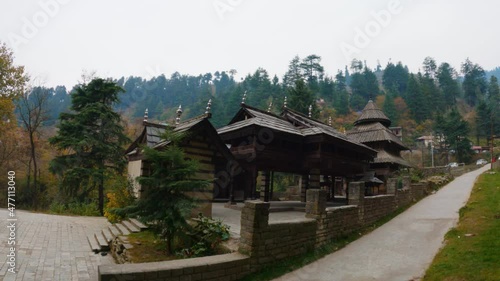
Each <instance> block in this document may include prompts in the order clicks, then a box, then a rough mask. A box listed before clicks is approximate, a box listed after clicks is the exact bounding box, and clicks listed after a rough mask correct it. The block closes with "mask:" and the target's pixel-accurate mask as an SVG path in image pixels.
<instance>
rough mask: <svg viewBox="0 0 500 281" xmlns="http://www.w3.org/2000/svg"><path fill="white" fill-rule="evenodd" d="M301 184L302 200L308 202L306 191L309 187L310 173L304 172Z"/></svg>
mask: <svg viewBox="0 0 500 281" xmlns="http://www.w3.org/2000/svg"><path fill="white" fill-rule="evenodd" d="M301 181H302V183H301V185H300V202H306V191H307V190H308V189H309V175H308V174H303V175H302V178H301Z"/></svg>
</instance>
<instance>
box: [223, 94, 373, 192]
mask: <svg viewBox="0 0 500 281" xmlns="http://www.w3.org/2000/svg"><path fill="white" fill-rule="evenodd" d="M218 133H219V136H220V138H221V139H222V140H223V142H225V143H226V144H227V145H228V146H229V147H230V150H231V153H232V154H233V156H234V157H235V158H236V161H237V162H238V163H239V164H240V165H241V167H242V168H243V170H242V171H241V172H240V173H238V174H235V177H234V184H233V185H232V190H231V191H232V192H231V196H230V199H231V201H233V200H234V194H235V193H236V192H240V193H242V196H243V197H244V198H243V199H255V198H259V197H261V199H263V200H264V201H269V199H270V182H271V180H270V175H271V173H272V172H285V173H293V174H298V175H301V176H302V188H301V200H302V201H305V194H306V190H307V189H311V188H320V184H327V185H329V184H330V185H331V184H333V183H332V181H335V178H336V177H344V178H348V179H354V177H355V176H356V175H357V174H363V173H364V172H365V171H366V170H367V169H368V168H369V165H370V162H372V161H373V159H374V158H375V157H376V156H377V151H376V150H374V149H372V148H370V147H368V146H367V145H364V144H362V143H360V142H357V141H355V140H352V139H350V138H348V137H347V136H346V135H344V134H342V133H340V132H338V131H337V130H335V129H334V128H333V127H331V126H329V125H327V124H325V123H323V122H320V121H318V120H315V119H313V118H311V116H310V114H309V116H306V115H304V114H301V113H299V112H296V111H294V110H291V109H289V108H287V107H286V101H285V106H284V108H283V111H282V113H281V114H280V115H276V114H273V113H271V112H269V110H268V111H263V110H260V109H257V108H254V107H251V106H248V105H246V104H245V103H244V101H243V103H242V105H241V108H240V110H239V111H238V112H237V113H236V115H235V116H234V117H233V119H232V120H231V121H230V122H229V124H228V125H227V126H225V127H222V128H220V129H218ZM259 172H260V173H261V177H260V178H261V182H260V183H257V176H258V174H259ZM321 176H323V183H320V179H321ZM259 185H260V186H261V188H260V190H261V191H262V194H258V193H257V187H258V186H259Z"/></svg>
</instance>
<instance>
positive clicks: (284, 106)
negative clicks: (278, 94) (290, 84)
mask: <svg viewBox="0 0 500 281" xmlns="http://www.w3.org/2000/svg"><path fill="white" fill-rule="evenodd" d="M286 105H287V104H286V96H285V101H284V102H283V108H286Z"/></svg>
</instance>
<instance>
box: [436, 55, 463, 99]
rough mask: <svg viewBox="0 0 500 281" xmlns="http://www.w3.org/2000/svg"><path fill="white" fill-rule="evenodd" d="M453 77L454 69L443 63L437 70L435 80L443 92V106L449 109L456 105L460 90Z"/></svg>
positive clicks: (454, 74)
mask: <svg viewBox="0 0 500 281" xmlns="http://www.w3.org/2000/svg"><path fill="white" fill-rule="evenodd" d="M454 76H456V73H455V69H453V67H451V66H450V64H448V63H446V62H444V63H442V64H441V65H440V66H439V68H438V70H437V79H438V83H439V88H440V89H441V91H442V92H443V99H444V103H445V106H446V107H447V108H450V107H452V106H454V105H455V104H456V99H457V97H458V96H459V94H460V89H459V85H458V83H457V81H456V80H455V78H454Z"/></svg>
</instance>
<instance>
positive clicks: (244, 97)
mask: <svg viewBox="0 0 500 281" xmlns="http://www.w3.org/2000/svg"><path fill="white" fill-rule="evenodd" d="M246 100H247V91H245V93H244V94H243V98H242V99H241V104H245V101H246Z"/></svg>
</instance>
